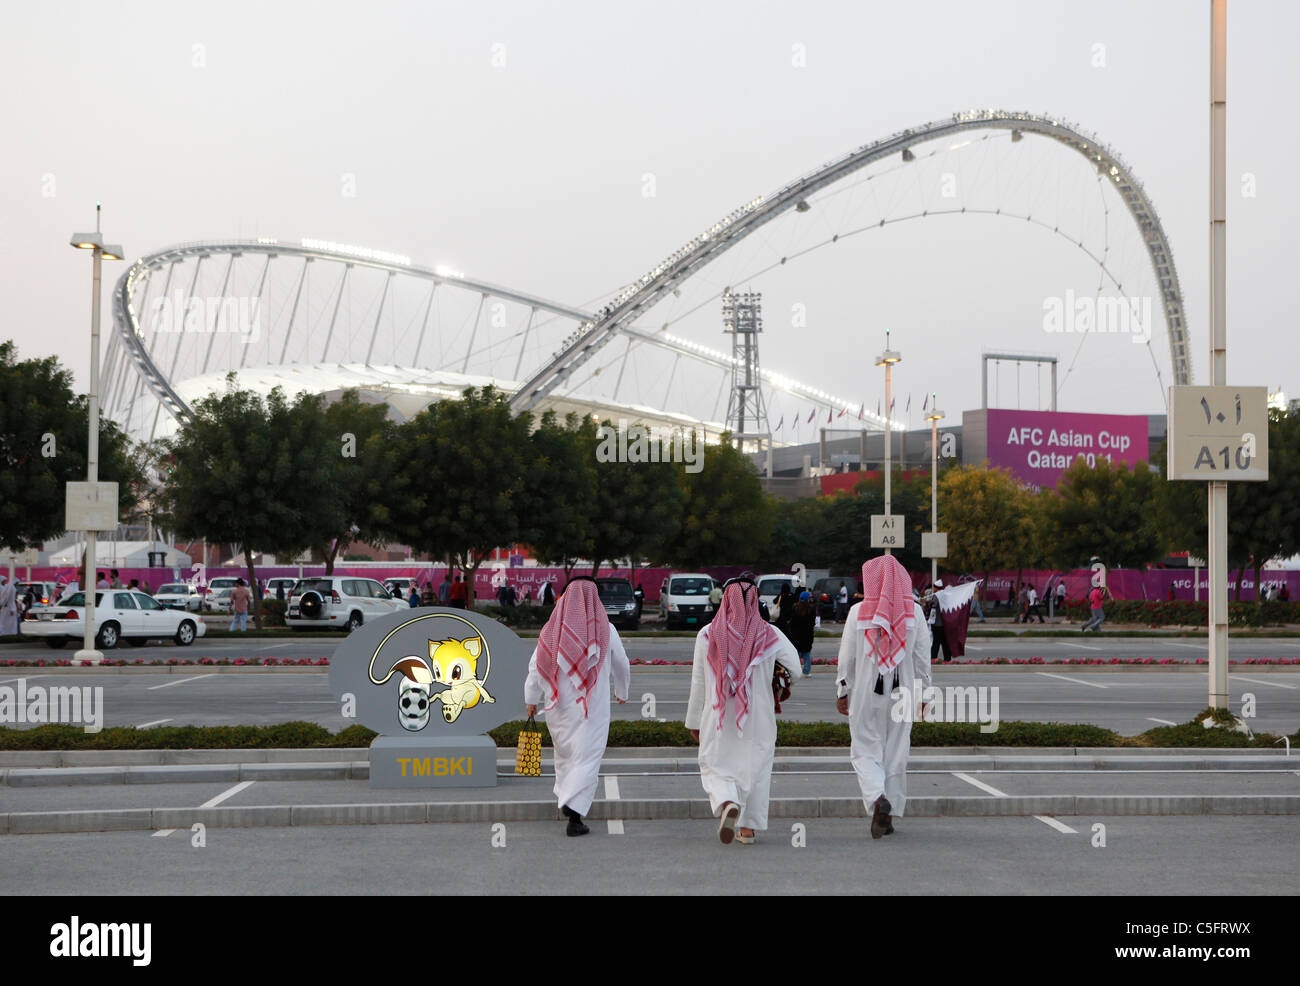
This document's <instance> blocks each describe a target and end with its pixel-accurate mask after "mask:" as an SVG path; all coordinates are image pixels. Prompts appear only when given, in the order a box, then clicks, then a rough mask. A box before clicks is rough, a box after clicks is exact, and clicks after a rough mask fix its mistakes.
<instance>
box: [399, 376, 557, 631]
mask: <svg viewBox="0 0 1300 986" xmlns="http://www.w3.org/2000/svg"><path fill="white" fill-rule="evenodd" d="M531 431H532V416H531V415H528V414H521V415H519V416H518V417H515V416H513V415H512V414H511V413H510V405H509V403H508V402H507V401H506V399H505V397H504V396H503V395H502V394H501V393H500V392H499V391H497V390H495V389H494V388H492V387H485V388H483V389H482V390H477V389H475V388H473V387H470V388H468V389H466V391H465V392H464V394H462V395H461V398H460V399H459V400H454V401H451V400H446V401H439V402H438V403H436V404H431V405H430V406H429V407H427V408H425V409H424V410H423V411H421V412H420V413H419V414H418V415H416V417H414V418H412V419H411V420H410V421H408V422H406V423H405V424H403V425H401V426H400V427H399V428H398V429H397V432H396V439H397V442H396V447H397V449H398V455H397V457H396V458H397V461H396V462H395V465H394V471H393V481H392V490H391V491H390V493H389V497H390V504H391V511H392V528H393V533H394V535H395V536H396V537H397V538H398V539H399V540H401V541H403V542H404V543H406V544H409V545H411V546H412V547H413V548H416V549H418V550H420V551H422V552H425V553H427V554H428V555H429V556H431V557H434V558H444V557H447V558H450V559H451V562H452V564H453V566H455V567H456V568H459V569H460V570H461V571H462V572H464V574H465V579H466V582H467V583H468V585H467V588H468V590H469V597H468V605H471V606H472V605H473V602H474V577H475V575H476V574H477V572H478V570H479V568H480V567H481V566H482V564H483V562H484V561H485V560H486V559H487V556H488V555H489V554H490V553H491V551H492V549H493V548H496V547H498V546H500V545H505V544H513V543H515V542H516V541H519V540H521V538H522V535H523V534H524V533H525V532H526V531H527V530H528V524H529V523H530V521H529V519H528V517H529V511H530V508H531V507H530V503H529V501H528V491H529V490H530V489H536V484H537V482H538V480H537V478H536V470H537V468H538V467H537V462H536V453H535V447H534V446H533V444H532V441H531V440H530V437H529V436H530V432H531Z"/></svg>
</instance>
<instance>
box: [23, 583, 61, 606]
mask: <svg viewBox="0 0 1300 986" xmlns="http://www.w3.org/2000/svg"><path fill="white" fill-rule="evenodd" d="M14 588H15V589H16V590H17V592H18V595H19V596H22V595H24V594H25V593H26V592H27V590H28V589H31V590H32V596H33V598H34V602H33V605H34V606H48V605H49V604H50V603H53V602H57V601H58V595H59V594H58V589H57V588H56V587H55V585H54V583H53V582H16V583H14Z"/></svg>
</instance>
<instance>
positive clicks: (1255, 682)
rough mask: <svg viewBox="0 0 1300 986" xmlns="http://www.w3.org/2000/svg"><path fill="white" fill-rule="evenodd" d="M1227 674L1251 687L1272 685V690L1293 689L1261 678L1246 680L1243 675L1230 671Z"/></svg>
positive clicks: (1290, 686)
mask: <svg viewBox="0 0 1300 986" xmlns="http://www.w3.org/2000/svg"><path fill="white" fill-rule="evenodd" d="M1228 674H1229V675H1230V676H1231V677H1233V678H1236V679H1237V680H1238V681H1249V682H1250V683H1251V684H1252V685H1272V686H1273V687H1274V688H1291V689H1294V688H1295V685H1284V684H1283V683H1282V682H1280V681H1265V680H1264V679H1263V678H1247V677H1246V676H1245V675H1243V674H1233V673H1232V672H1231V671H1229V672H1228Z"/></svg>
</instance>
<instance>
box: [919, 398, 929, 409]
mask: <svg viewBox="0 0 1300 986" xmlns="http://www.w3.org/2000/svg"><path fill="white" fill-rule="evenodd" d="M929 405H930V395H929V394H926V395H925V400H924V401H922V402H921V410H922V411H924V410H925V409H926V408H927V407H929Z"/></svg>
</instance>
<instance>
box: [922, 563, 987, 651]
mask: <svg viewBox="0 0 1300 986" xmlns="http://www.w3.org/2000/svg"><path fill="white" fill-rule="evenodd" d="M983 581H984V580H983V579H976V580H975V581H973V582H963V583H962V584H961V585H952V586H946V587H944V588H942V589H940V590H939V591H938V592H936V593H935V594H934V595H935V598H936V599H938V600H939V611H940V612H941V613H943V635H944V636H945V637H946V638H947V640H948V653H949V654H950V655H951V656H953V657H965V656H966V628H967V626H969V625H970V601H971V599H972V598H973V597H974V595H975V590H976V589H977V588H979V584H980V583H981V582H983Z"/></svg>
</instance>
